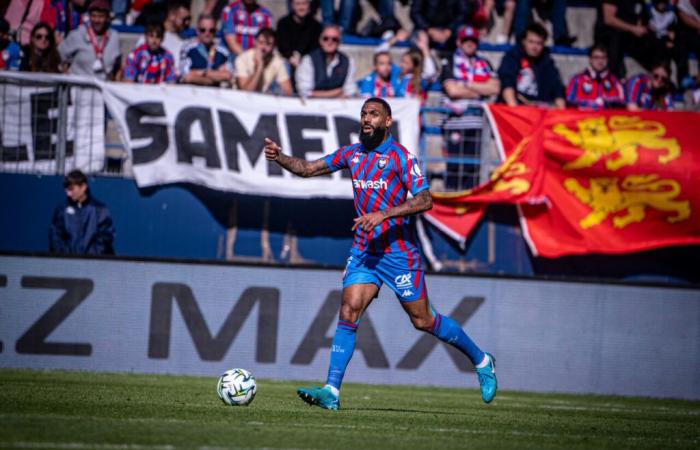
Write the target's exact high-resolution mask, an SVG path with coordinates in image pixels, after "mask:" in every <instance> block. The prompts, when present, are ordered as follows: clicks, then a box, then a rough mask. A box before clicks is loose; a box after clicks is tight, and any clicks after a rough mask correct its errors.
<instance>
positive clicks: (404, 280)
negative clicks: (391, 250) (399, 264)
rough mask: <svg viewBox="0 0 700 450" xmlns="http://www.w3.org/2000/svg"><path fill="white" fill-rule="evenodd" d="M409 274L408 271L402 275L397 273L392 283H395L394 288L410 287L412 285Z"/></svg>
mask: <svg viewBox="0 0 700 450" xmlns="http://www.w3.org/2000/svg"><path fill="white" fill-rule="evenodd" d="M411 276H412V275H411V274H410V273H405V274H403V275H399V276H397V277H396V278H394V283H395V284H396V288H397V289H406V288H410V287H411V286H412V284H411Z"/></svg>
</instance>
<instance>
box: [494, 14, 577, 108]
mask: <svg viewBox="0 0 700 450" xmlns="http://www.w3.org/2000/svg"><path fill="white" fill-rule="evenodd" d="M546 40H547V30H545V29H544V27H543V26H542V25H540V24H538V23H531V24H530V25H528V26H527V28H526V29H525V33H524V35H523V36H522V38H521V40H520V45H518V46H517V47H514V48H512V49H511V50H509V51H508V52H507V53H506V54H505V55H504V56H503V60H502V61H501V66H500V67H499V68H498V78H500V80H501V99H502V101H503V102H505V103H506V104H508V105H511V106H515V105H519V104H520V105H533V104H544V103H546V104H552V103H554V105H555V106H556V107H558V108H564V107H565V106H566V102H565V101H564V86H563V85H562V82H561V76H560V75H559V70H558V69H557V66H556V65H555V64H554V60H553V59H552V57H551V56H550V54H549V51H548V50H547V49H546V48H545V47H544V42H545V41H546Z"/></svg>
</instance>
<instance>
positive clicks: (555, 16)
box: [513, 0, 576, 47]
mask: <svg viewBox="0 0 700 450" xmlns="http://www.w3.org/2000/svg"><path fill="white" fill-rule="evenodd" d="M533 8H535V9H536V10H537V14H538V15H539V16H540V17H541V18H548V19H549V20H550V21H551V22H552V33H553V35H554V36H552V37H553V38H554V45H561V46H564V47H569V46H571V44H573V43H574V42H575V41H576V38H575V37H572V36H569V28H568V26H567V24H566V0H518V1H517V2H516V6H515V18H514V22H513V29H514V32H515V35H516V36H518V37H520V36H521V35H522V33H523V32H524V31H525V27H526V26H527V25H528V23H530V22H532V9H533Z"/></svg>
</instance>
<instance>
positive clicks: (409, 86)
mask: <svg viewBox="0 0 700 450" xmlns="http://www.w3.org/2000/svg"><path fill="white" fill-rule="evenodd" d="M415 45H416V47H415V48H412V49H410V50H407V51H406V52H405V53H404V54H403V55H401V62H400V63H399V68H400V69H401V75H400V76H401V85H402V87H403V89H402V91H403V96H404V97H414V98H418V99H419V100H421V102H422V101H425V98H426V96H427V94H428V92H427V91H428V88H429V86H430V83H432V82H433V81H435V78H436V76H437V74H438V71H437V67H436V66H435V61H434V60H433V57H432V56H431V54H430V48H429V47H428V42H427V41H425V40H421V39H420V38H417V39H416V41H415Z"/></svg>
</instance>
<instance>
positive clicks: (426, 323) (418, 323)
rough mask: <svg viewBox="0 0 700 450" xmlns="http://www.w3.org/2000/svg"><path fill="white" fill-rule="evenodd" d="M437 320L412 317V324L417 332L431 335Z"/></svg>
mask: <svg viewBox="0 0 700 450" xmlns="http://www.w3.org/2000/svg"><path fill="white" fill-rule="evenodd" d="M434 322H435V319H434V318H433V317H432V316H426V317H411V323H412V324H413V326H414V327H415V329H416V330H420V331H425V332H426V333H430V332H431V331H432V330H433V323H434Z"/></svg>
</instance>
